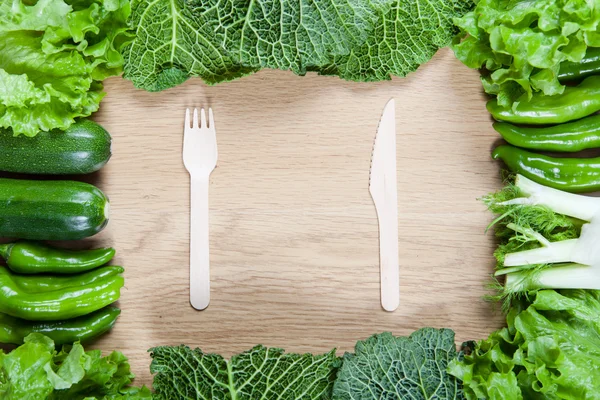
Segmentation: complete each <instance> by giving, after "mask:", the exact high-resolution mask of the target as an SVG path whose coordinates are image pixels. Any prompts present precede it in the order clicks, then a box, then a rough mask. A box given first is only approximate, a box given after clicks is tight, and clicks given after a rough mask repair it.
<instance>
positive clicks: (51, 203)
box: [0, 178, 110, 240]
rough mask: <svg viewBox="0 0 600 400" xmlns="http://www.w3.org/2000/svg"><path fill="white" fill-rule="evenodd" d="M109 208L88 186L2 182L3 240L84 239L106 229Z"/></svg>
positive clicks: (0, 221) (0, 223) (0, 220)
mask: <svg viewBox="0 0 600 400" xmlns="http://www.w3.org/2000/svg"><path fill="white" fill-rule="evenodd" d="M109 208H110V207H109V203H108V198H107V197H106V196H105V195H104V193H102V191H101V190H100V189H98V188H97V187H95V186H92V185H90V184H88V183H83V182H75V181H33V180H24V179H8V178H0V237H11V238H20V239H33V240H77V239H83V238H85V237H88V236H92V235H94V234H96V233H98V232H100V231H101V230H102V229H103V228H104V227H105V226H106V224H107V223H108V212H109Z"/></svg>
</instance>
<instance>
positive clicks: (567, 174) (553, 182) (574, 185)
mask: <svg viewBox="0 0 600 400" xmlns="http://www.w3.org/2000/svg"><path fill="white" fill-rule="evenodd" d="M492 157H493V158H494V159H501V160H502V161H504V163H505V164H506V165H507V167H508V168H509V169H510V170H511V171H513V172H515V173H519V174H521V175H523V176H525V177H527V178H529V179H531V180H532V181H535V182H537V183H540V184H542V185H544V186H549V187H553V188H555V189H560V190H564V191H567V192H593V191H596V190H599V189H600V157H598V158H554V157H550V156H545V155H542V154H536V153H532V152H529V151H527V150H524V149H521V148H518V147H514V146H510V145H501V146H498V147H496V148H495V149H494V151H493V152H492Z"/></svg>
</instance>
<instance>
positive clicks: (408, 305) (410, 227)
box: [93, 50, 503, 384]
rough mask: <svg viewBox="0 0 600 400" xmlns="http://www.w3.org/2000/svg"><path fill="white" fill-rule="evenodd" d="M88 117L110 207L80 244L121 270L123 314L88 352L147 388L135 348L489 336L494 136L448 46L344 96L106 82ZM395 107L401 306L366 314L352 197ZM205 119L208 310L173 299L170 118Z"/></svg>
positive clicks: (358, 202) (283, 80) (177, 154)
mask: <svg viewBox="0 0 600 400" xmlns="http://www.w3.org/2000/svg"><path fill="white" fill-rule="evenodd" d="M106 91H107V92H108V95H107V97H106V99H105V100H104V101H103V103H102V107H101V110H100V112H99V113H97V114H96V116H95V119H96V120H97V121H98V122H100V123H101V124H103V125H104V126H105V127H106V128H107V129H108V130H109V131H110V132H111V133H112V135H113V138H114V148H113V153H114V155H113V158H112V160H111V161H110V163H109V164H108V166H107V167H106V168H104V169H103V170H102V171H101V172H100V173H99V175H98V176H97V177H94V179H93V180H94V181H95V182H96V183H97V184H98V185H99V186H100V187H101V188H102V189H104V190H105V191H106V193H107V194H108V195H109V197H110V199H111V202H112V210H111V212H112V218H111V222H110V223H109V225H108V227H107V229H106V230H105V231H104V232H103V233H101V234H100V235H98V236H97V237H96V238H94V239H93V241H94V242H97V243H103V244H110V245H113V246H115V247H116V248H117V250H118V256H117V259H116V263H119V264H123V265H124V266H125V267H126V287H125V289H124V290H123V292H122V299H121V301H120V306H121V308H122V310H123V312H122V315H121V317H120V319H119V321H118V323H117V325H116V327H115V328H114V330H113V331H112V332H111V333H110V334H108V335H106V336H105V337H104V338H102V339H101V340H99V341H98V342H97V343H95V344H94V346H96V347H98V348H102V349H104V350H107V351H108V350H112V349H118V350H121V351H123V352H124V353H126V355H127V356H129V357H130V359H131V361H132V365H133V369H134V372H135V373H136V374H137V375H138V380H137V382H138V383H139V384H150V383H151V375H150V373H149V369H148V367H149V363H150V357H149V355H148V353H147V349H148V348H150V347H152V346H158V345H177V344H180V343H186V344H188V345H190V346H194V347H196V346H199V347H201V348H202V349H203V350H205V351H207V352H219V353H222V354H224V355H226V356H230V355H231V354H233V353H237V352H241V351H244V350H246V349H249V348H250V347H252V346H253V345H255V344H258V343H262V344H265V345H267V346H278V347H283V348H285V349H286V350H288V351H294V352H325V351H328V350H329V349H331V348H332V347H337V348H338V349H339V351H340V354H341V353H342V352H343V351H350V350H352V348H353V345H354V343H355V342H356V341H357V340H359V339H364V338H366V337H367V336H369V335H371V334H373V333H376V332H381V331H391V332H393V333H394V334H397V335H405V334H409V333H410V332H412V331H413V330H415V329H417V328H419V327H423V326H434V327H448V328H452V329H454V330H455V331H456V333H457V338H456V339H457V342H461V341H463V340H466V339H472V338H482V337H484V336H487V335H488V334H489V333H490V332H491V331H492V330H494V329H497V328H499V327H500V326H501V325H502V323H503V318H502V315H501V314H500V313H499V312H494V311H493V307H492V306H491V305H489V304H487V303H486V302H484V301H483V300H482V299H481V296H482V295H483V294H484V293H485V290H484V287H483V285H484V283H485V282H486V281H487V280H488V279H489V275H490V273H491V271H492V268H493V264H494V261H493V259H492V251H493V247H494V239H493V237H492V235H491V234H488V235H485V233H484V230H485V227H486V225H487V224H488V223H489V221H490V215H489V214H488V213H487V212H486V211H485V209H484V207H483V206H482V205H481V204H480V203H478V202H477V200H476V199H477V198H478V197H479V196H481V195H484V194H486V193H488V192H490V191H493V190H496V189H497V188H499V187H500V177H499V173H498V171H499V167H498V165H497V164H496V163H495V162H494V161H492V160H491V158H490V155H489V154H490V149H491V148H492V145H493V143H494V141H495V140H496V138H497V134H496V133H495V132H494V131H493V130H492V128H491V121H490V117H489V115H488V113H487V112H486V110H485V97H484V95H483V94H482V91H481V84H480V82H479V79H478V75H477V72H476V71H470V70H468V69H467V68H466V67H464V66H462V65H461V64H460V63H459V62H458V61H457V60H456V59H454V56H453V55H452V53H451V52H450V51H448V50H444V51H441V52H440V53H438V55H437V56H436V57H435V58H434V60H433V61H432V62H430V63H428V64H426V65H424V66H423V67H422V68H420V69H419V71H418V72H417V73H414V74H412V75H410V76H409V77H408V78H405V79H394V80H392V81H391V82H381V83H372V84H364V83H363V84H359V83H350V82H344V81H341V80H339V79H337V78H333V77H318V76H313V75H311V76H307V77H296V76H294V75H293V74H291V73H286V72H281V71H262V72H260V73H258V74H256V75H253V76H250V77H247V78H244V79H241V80H238V81H235V82H231V83H226V84H221V85H217V86H213V87H209V86H206V85H204V84H203V83H202V82H201V81H200V80H198V79H193V80H190V81H188V82H187V83H185V84H184V85H182V86H180V87H177V88H174V89H171V90H168V91H165V92H161V93H146V92H143V91H139V90H135V89H134V88H133V87H132V85H131V84H130V83H129V82H128V81H125V80H122V79H120V78H113V79H110V80H108V81H107V84H106ZM390 97H395V99H396V104H397V110H396V115H397V126H398V136H397V142H398V185H399V196H398V203H399V204H398V205H399V213H400V221H399V224H400V266H401V281H402V282H401V304H400V307H399V309H398V310H397V311H396V312H394V313H387V312H385V311H383V310H382V309H381V307H380V303H379V259H378V236H377V235H378V233H377V232H378V231H377V218H376V214H375V208H374V207H373V204H372V201H371V198H370V196H369V191H368V177H369V164H370V157H371V149H372V146H373V138H374V135H375V130H376V127H377V124H378V121H379V118H380V115H381V111H382V109H383V106H384V105H385V103H386V101H387V100H388V99H389V98H390ZM200 106H212V107H213V110H214V112H215V119H216V127H217V138H218V147H219V163H218V167H217V169H216V170H215V172H214V173H213V175H212V177H211V186H210V218H211V221H210V230H211V252H212V254H211V256H212V265H211V269H212V302H211V305H210V307H209V308H208V309H207V310H206V311H204V312H198V311H195V310H194V309H192V308H191V307H190V305H189V302H188V235H189V228H188V219H189V199H188V197H189V177H188V174H187V172H186V170H185V169H184V167H183V164H182V160H181V150H182V131H183V117H184V110H185V108H186V107H200Z"/></svg>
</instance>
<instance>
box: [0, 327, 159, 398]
mask: <svg viewBox="0 0 600 400" xmlns="http://www.w3.org/2000/svg"><path fill="white" fill-rule="evenodd" d="M133 378H134V375H133V374H132V373H131V372H130V371H129V364H128V363H127V358H125V356H123V354H121V353H119V352H113V353H112V354H110V355H109V356H107V357H102V356H101V353H100V351H99V350H95V351H90V352H85V351H84V349H83V347H82V346H81V345H80V344H79V343H74V344H73V346H72V347H64V348H63V349H62V350H61V351H60V352H57V351H56V350H55V347H54V342H53V341H52V340H51V339H50V338H48V337H46V336H44V335H41V334H38V333H32V334H31V335H29V336H27V337H26V338H25V343H24V344H23V345H21V346H19V347H18V348H16V349H15V350H13V351H11V352H10V353H8V354H5V353H4V352H2V351H1V350H0V398H2V399H4V400H12V399H14V400H29V399H31V400H37V399H49V400H62V399H64V400H77V399H88V400H90V399H106V400H108V399H123V400H125V399H130V400H137V399H140V400H141V399H146V400H150V399H151V398H152V397H151V394H150V391H149V390H148V389H147V388H146V387H142V388H136V387H128V386H127V385H129V384H130V383H131V381H132V379H133Z"/></svg>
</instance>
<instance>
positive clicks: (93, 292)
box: [0, 268, 124, 321]
mask: <svg viewBox="0 0 600 400" xmlns="http://www.w3.org/2000/svg"><path fill="white" fill-rule="evenodd" d="M15 276H16V275H14V274H13V273H11V272H10V270H9V269H8V268H0V288H2V290H0V313H4V314H8V315H10V316H13V317H16V318H21V319H25V320H29V321H58V320H64V319H70V318H75V317H79V316H82V315H86V314H89V313H91V312H93V311H96V310H99V309H101V308H103V307H105V306H107V305H109V304H111V303H113V302H115V301H117V300H118V299H119V297H120V289H121V288H122V287H123V284H124V281H123V277H122V276H121V275H120V274H117V275H111V276H108V277H104V278H102V279H98V280H95V281H92V282H91V283H90V282H86V281H85V280H84V279H83V278H82V281H81V284H80V285H76V286H73V285H72V284H73V282H72V281H69V280H66V281H62V282H61V281H58V283H56V284H55V285H54V288H53V290H45V289H40V290H39V291H37V292H36V289H35V284H34V283H35V278H36V277H29V279H31V280H32V281H33V282H34V283H31V284H29V285H25V286H27V287H28V288H27V289H24V288H23V281H24V280H26V279H27V277H21V278H15ZM79 276H80V277H81V275H79ZM48 279H49V280H51V279H52V277H49V278H48ZM19 282H20V283H21V284H19ZM50 282H51V281H50ZM46 284H48V282H46Z"/></svg>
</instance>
